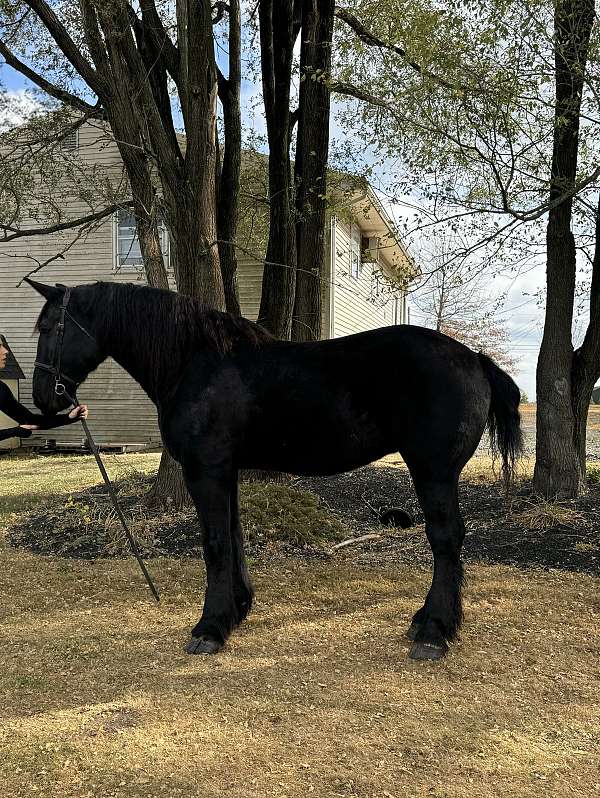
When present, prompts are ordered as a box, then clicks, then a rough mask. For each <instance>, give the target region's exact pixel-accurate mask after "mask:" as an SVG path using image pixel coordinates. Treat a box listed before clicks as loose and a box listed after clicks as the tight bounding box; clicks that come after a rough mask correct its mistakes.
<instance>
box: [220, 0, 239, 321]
mask: <svg viewBox="0 0 600 798" xmlns="http://www.w3.org/2000/svg"><path fill="white" fill-rule="evenodd" d="M240 84H241V19H240V3H239V0H230V2H229V76H228V77H227V80H224V79H222V78H220V79H219V98H220V99H221V104H222V106H223V135H224V139H225V142H224V147H223V165H222V168H221V173H220V181H219V198H218V202H217V231H218V235H219V259H220V262H221V274H222V276H223V289H224V291H225V305H226V308H227V311H228V312H229V313H234V314H235V315H236V316H239V315H240V302H239V297H238V289H237V254H236V248H235V244H236V238H237V225H238V214H239V196H240V168H241V160H242V114H241V109H240Z"/></svg>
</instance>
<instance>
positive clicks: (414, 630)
mask: <svg viewBox="0 0 600 798" xmlns="http://www.w3.org/2000/svg"><path fill="white" fill-rule="evenodd" d="M420 628H421V624H420V623H414V622H413V623H411V625H410V626H409V627H408V629H407V630H406V637H407V638H408V639H409V640H416V639H417V635H418V634H419V629H420Z"/></svg>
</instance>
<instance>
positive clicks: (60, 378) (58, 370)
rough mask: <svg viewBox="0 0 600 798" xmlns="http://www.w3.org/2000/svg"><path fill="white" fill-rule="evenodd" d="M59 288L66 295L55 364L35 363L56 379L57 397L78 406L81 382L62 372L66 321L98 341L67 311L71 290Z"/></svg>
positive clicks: (55, 390) (59, 322)
mask: <svg viewBox="0 0 600 798" xmlns="http://www.w3.org/2000/svg"><path fill="white" fill-rule="evenodd" d="M58 287H59V288H64V290H65V293H64V295H63V298H62V303H61V306H60V318H59V320H58V324H57V325H56V343H55V345H54V355H53V362H52V364H51V365H48V364H47V363H42V362H40V361H39V360H36V361H35V364H34V365H35V368H36V369H41V370H42V371H47V372H48V374H52V376H53V377H54V393H55V394H56V395H57V396H65V397H66V398H67V399H69V400H70V401H71V402H72V403H73V404H77V402H76V395H77V388H78V387H79V385H80V383H81V382H82V381H81V380H74V379H73V378H72V377H69V376H68V374H65V373H64V372H63V371H62V348H63V338H64V335H65V319H67V318H68V319H70V321H72V322H73V324H75V325H76V326H77V327H79V329H80V330H81V332H82V333H84V334H85V335H87V337H88V338H90V339H91V340H92V341H94V343H96V339H95V338H94V336H93V335H92V334H91V333H89V332H88V331H87V330H86V329H85V327H82V325H81V324H80V323H79V322H78V321H77V319H74V318H73V316H71V314H70V313H69V311H68V310H67V308H68V306H69V301H70V299H71V289H70V288H68V287H67V286H65V285H62V286H58ZM65 382H68V383H70V384H71V385H72V386H73V394H72V395H70V394H69V393H67V389H66V386H65Z"/></svg>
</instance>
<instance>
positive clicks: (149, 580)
mask: <svg viewBox="0 0 600 798" xmlns="http://www.w3.org/2000/svg"><path fill="white" fill-rule="evenodd" d="M70 398H71V397H69V399H70ZM75 406H77V405H75ZM79 420H80V421H81V424H82V426H83V431H84V432H85V437H86V438H87V442H88V445H89V447H90V449H91V450H92V452H93V454H94V457H95V458H96V462H97V463H98V468H99V469H100V473H101V474H102V478H103V479H104V482H105V484H106V487H107V488H108V493H109V495H110V498H111V499H112V503H113V506H114V508H115V511H116V513H117V515H118V516H119V521H120V522H121V526H122V527H123V529H124V531H125V534H126V535H127V540H128V541H129V546H130V547H131V552H132V554H133V556H134V557H135V559H136V560H137V561H138V565H139V566H140V568H141V570H142V573H143V574H144V578H145V580H146V582H147V583H148V587H149V588H150V590H151V591H152V595H153V596H154V598H155V599H156V601H157V602H158V601H160V596H159V595H158V590H157V589H156V587H155V585H154V582H153V581H152V577H151V576H150V574H149V573H148V569H147V568H146V564H145V563H144V560H143V559H142V555H141V554H140V550H139V549H138V546H137V543H136V542H135V538H134V537H133V535H132V534H131V532H130V531H129V527H128V526H127V521H126V520H125V516H124V515H123V511H122V510H121V506H120V504H119V500H118V499H117V494H116V493H115V489H114V488H113V485H112V482H111V481H110V478H109V476H108V474H107V473H106V468H104V463H103V462H102V458H101V457H100V452H99V451H98V447H97V446H96V441H95V440H94V439H93V437H92V433H91V432H90V428H89V427H88V425H87V421H86V420H85V418H80V419H79Z"/></svg>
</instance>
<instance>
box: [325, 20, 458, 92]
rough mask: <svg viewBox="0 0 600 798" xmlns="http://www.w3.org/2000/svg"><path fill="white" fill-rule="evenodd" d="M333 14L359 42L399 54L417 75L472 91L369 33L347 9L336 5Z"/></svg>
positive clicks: (447, 86)
mask: <svg viewBox="0 0 600 798" xmlns="http://www.w3.org/2000/svg"><path fill="white" fill-rule="evenodd" d="M335 15H336V17H337V18H338V19H341V20H342V21H343V22H345V23H346V25H348V26H349V27H350V28H352V30H353V31H354V32H355V33H356V35H357V36H358V38H359V39H360V40H361V42H363V43H364V44H367V45H369V46H370V47H379V48H380V49H381V50H390V51H391V52H393V53H395V54H396V55H398V56H400V58H402V60H403V61H405V62H406V64H408V66H409V67H411V68H412V69H413V70H414V71H415V72H417V73H418V74H419V75H423V77H426V78H429V79H430V80H432V81H434V83H437V84H438V85H439V86H443V87H444V88H445V89H452V90H453V91H457V92H460V93H461V94H466V93H468V92H469V93H470V92H472V89H470V88H469V87H467V86H461V85H460V84H456V83H452V82H450V81H448V80H446V79H445V78H442V77H440V76H439V75H435V74H434V73H433V72H430V71H429V70H428V69H424V68H423V67H422V66H421V65H420V64H418V63H417V62H416V61H412V60H411V59H410V57H409V55H408V53H407V52H406V50H404V49H403V48H402V47H399V46H398V45H397V44H392V43H391V42H385V41H383V39H380V38H379V37H378V36H375V34H374V33H371V31H369V30H367V28H365V26H364V25H363V24H362V22H360V20H358V19H357V18H356V17H355V16H354V14H351V13H350V12H349V11H348V10H347V9H345V8H339V7H338V6H336V9H335Z"/></svg>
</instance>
